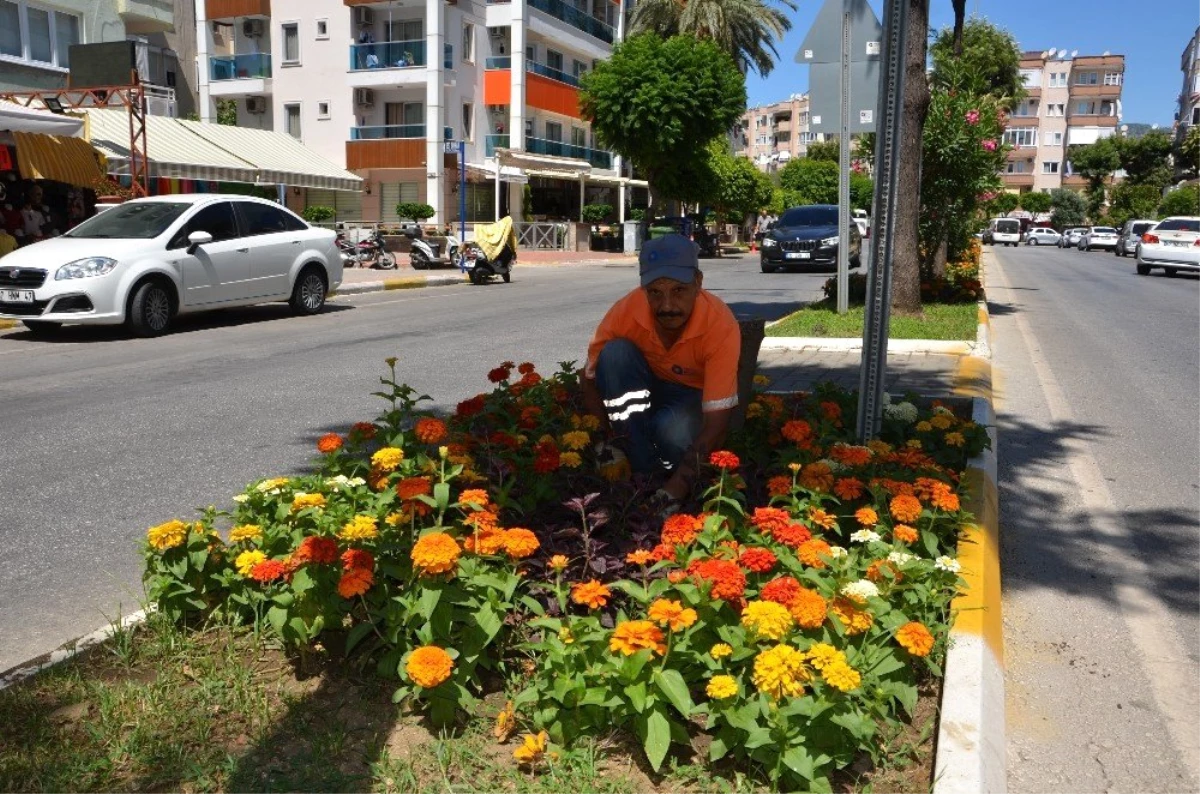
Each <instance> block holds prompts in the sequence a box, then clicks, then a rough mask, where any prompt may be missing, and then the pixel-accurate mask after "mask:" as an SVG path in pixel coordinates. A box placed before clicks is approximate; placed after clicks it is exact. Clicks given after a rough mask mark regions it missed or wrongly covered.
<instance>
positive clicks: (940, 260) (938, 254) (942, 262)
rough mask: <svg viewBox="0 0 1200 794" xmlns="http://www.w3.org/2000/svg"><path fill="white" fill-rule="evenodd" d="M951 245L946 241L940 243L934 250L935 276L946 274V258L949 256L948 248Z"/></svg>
mask: <svg viewBox="0 0 1200 794" xmlns="http://www.w3.org/2000/svg"><path fill="white" fill-rule="evenodd" d="M948 248H949V245H948V244H947V242H946V241H945V239H943V240H942V242H941V243H940V244H939V245H938V247H937V250H936V251H934V252H933V277H934V278H941V277H943V276H945V275H946V258H947V256H948V251H947V249H948Z"/></svg>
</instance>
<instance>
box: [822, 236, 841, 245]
mask: <svg viewBox="0 0 1200 794" xmlns="http://www.w3.org/2000/svg"><path fill="white" fill-rule="evenodd" d="M837 244H838V238H836V237H826V238H825V239H824V240H822V241H821V245H837Z"/></svg>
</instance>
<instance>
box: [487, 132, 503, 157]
mask: <svg viewBox="0 0 1200 794" xmlns="http://www.w3.org/2000/svg"><path fill="white" fill-rule="evenodd" d="M507 148H508V136H507V135H488V136H485V137H484V139H483V154H484V156H485V157H495V156H496V150H497V149H507Z"/></svg>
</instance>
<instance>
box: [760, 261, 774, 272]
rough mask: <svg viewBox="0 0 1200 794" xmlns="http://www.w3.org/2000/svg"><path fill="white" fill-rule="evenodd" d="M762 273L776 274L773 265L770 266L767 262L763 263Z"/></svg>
mask: <svg viewBox="0 0 1200 794" xmlns="http://www.w3.org/2000/svg"><path fill="white" fill-rule="evenodd" d="M762 272H764V273H774V272H775V268H773V267H772V266H771V265H768V264H767V263H766V262H763V263H762Z"/></svg>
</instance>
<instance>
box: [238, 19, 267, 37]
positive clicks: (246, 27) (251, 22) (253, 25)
mask: <svg viewBox="0 0 1200 794" xmlns="http://www.w3.org/2000/svg"><path fill="white" fill-rule="evenodd" d="M262 34H263V21H262V20H261V19H247V20H245V21H244V22H242V35H243V36H245V37H246V38H248V39H260V38H262Z"/></svg>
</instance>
